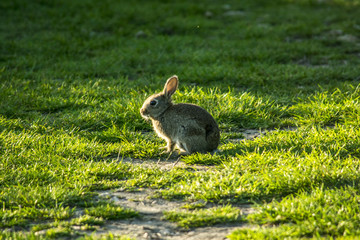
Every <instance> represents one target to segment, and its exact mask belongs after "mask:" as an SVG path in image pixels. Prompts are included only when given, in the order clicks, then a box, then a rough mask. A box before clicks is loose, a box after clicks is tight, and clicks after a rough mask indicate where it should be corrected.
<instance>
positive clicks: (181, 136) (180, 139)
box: [140, 75, 220, 154]
mask: <svg viewBox="0 0 360 240" xmlns="http://www.w3.org/2000/svg"><path fill="white" fill-rule="evenodd" d="M178 84H179V80H178V77H177V76H175V75H174V76H172V77H170V78H169V79H168V80H167V82H166V84H165V87H164V90H163V91H162V92H160V93H157V94H154V95H152V96H150V97H149V98H148V99H146V101H145V102H144V104H143V106H142V108H141V109H140V113H141V116H142V117H143V118H145V119H149V118H150V119H151V121H152V124H153V127H154V130H155V132H156V133H157V134H158V136H159V137H161V138H163V139H165V140H166V142H167V152H168V153H170V152H173V151H174V149H175V146H177V147H178V148H179V149H180V151H181V153H183V154H191V153H194V152H200V153H205V152H213V151H215V150H216V149H217V147H218V145H219V142H220V130H219V127H218V125H217V123H216V121H215V119H214V118H213V117H212V116H211V114H210V113H208V112H207V111H206V110H205V109H203V108H201V107H199V106H197V105H194V104H188V103H178V104H173V103H172V101H171V96H172V95H173V94H174V93H175V91H176V89H177V87H178Z"/></svg>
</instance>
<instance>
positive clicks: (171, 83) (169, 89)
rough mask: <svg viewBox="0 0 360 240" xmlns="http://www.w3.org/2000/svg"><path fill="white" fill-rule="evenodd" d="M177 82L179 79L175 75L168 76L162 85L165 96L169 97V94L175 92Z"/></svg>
mask: <svg viewBox="0 0 360 240" xmlns="http://www.w3.org/2000/svg"><path fill="white" fill-rule="evenodd" d="M178 84H179V79H178V77H177V76H176V75H174V76H172V77H171V78H169V79H168V80H167V81H166V83H165V87H164V94H165V96H167V97H171V95H173V94H174V93H175V91H176V89H177V88H178Z"/></svg>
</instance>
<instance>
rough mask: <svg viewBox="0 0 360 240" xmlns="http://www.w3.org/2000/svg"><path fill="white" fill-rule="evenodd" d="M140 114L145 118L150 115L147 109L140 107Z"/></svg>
mask: <svg viewBox="0 0 360 240" xmlns="http://www.w3.org/2000/svg"><path fill="white" fill-rule="evenodd" d="M140 114H141V116H142V117H143V118H145V119H148V118H149V117H150V113H149V111H147V110H146V109H144V108H141V109H140Z"/></svg>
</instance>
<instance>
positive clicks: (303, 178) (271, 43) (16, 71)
mask: <svg viewBox="0 0 360 240" xmlns="http://www.w3.org/2000/svg"><path fill="white" fill-rule="evenodd" d="M359 12H360V1H359V0H324V1H320V0H274V1H265V0H254V1H250V0H241V1H240V0H239V1H236V0H229V1H226V2H224V1H216V0H206V1H198V2H196V1H195V2H194V1H190V0H175V1H167V0H152V1H145V0H136V1H124V0H119V1H115V0H106V1H95V0H83V1H80V0H73V1H70V0H62V1H46V0H33V1H27V0H2V1H0V22H1V23H2V24H0V42H1V44H0V207H1V210H0V229H1V233H0V239H9V238H12V239H47V238H83V239H92V238H96V237H94V236H88V235H86V234H85V233H84V232H85V231H83V230H92V231H93V230H94V231H96V229H97V226H102V225H104V224H106V223H107V222H108V221H117V220H121V219H126V218H139V217H140V218H141V213H139V212H137V211H134V210H132V209H127V208H123V207H122V206H118V205H116V204H114V203H112V202H110V201H108V200H107V199H102V198H100V197H99V196H98V195H99V194H98V192H99V191H100V190H107V189H118V188H121V189H125V190H129V191H130V190H131V191H134V190H136V189H139V188H151V189H156V190H157V194H156V196H157V197H159V198H163V199H167V200H169V201H174V200H177V201H179V200H180V201H183V202H184V204H185V205H188V204H191V203H193V202H198V201H203V202H204V203H206V204H202V206H200V207H205V208H204V209H200V207H199V208H197V207H195V209H192V208H191V209H188V210H183V209H179V210H178V211H176V210H175V211H171V212H165V213H164V219H166V220H169V221H174V222H177V223H178V224H179V227H182V228H189V227H202V226H212V225H216V224H223V223H232V224H233V223H239V224H240V223H241V224H244V225H245V226H247V225H249V226H251V227H249V228H247V227H243V228H241V229H239V230H235V231H233V232H232V233H231V234H230V235H229V236H228V237H229V238H230V239H232V240H234V239H284V238H325V239H326V238H341V237H343V238H349V239H351V238H356V237H358V236H360V217H359V216H360V205H359V203H360V127H359V126H360V67H359V66H360V15H359ZM174 74H176V75H178V76H179V79H180V86H179V89H178V91H177V92H176V93H175V95H174V96H173V98H174V101H175V102H188V103H194V104H197V105H200V106H202V107H204V108H205V109H207V110H208V111H209V112H210V113H211V114H212V115H213V116H214V118H215V119H216V121H217V122H218V124H219V126H220V129H221V144H220V146H219V150H220V151H219V152H218V153H217V154H214V155H211V154H193V155H190V156H185V157H183V158H181V160H180V161H181V162H183V163H185V164H186V165H187V166H189V169H191V167H193V166H197V165H202V166H206V168H207V171H191V170H189V169H188V168H181V167H176V166H175V167H174V168H172V169H170V170H169V169H162V168H160V167H159V168H148V167H146V164H144V165H135V164H131V162H126V161H122V159H136V160H139V161H144V162H145V163H146V162H147V161H148V160H150V159H152V160H154V159H155V160H160V162H159V163H160V165H161V163H162V162H165V161H166V159H167V157H168V156H167V155H166V154H163V153H162V150H161V149H159V148H160V147H163V146H165V142H164V141H163V140H161V139H160V138H158V137H157V136H156V134H155V133H154V132H153V131H152V127H151V124H150V123H149V122H146V121H145V120H144V119H142V118H141V116H140V113H139V109H140V107H141V105H142V103H143V101H144V100H145V99H146V98H147V97H148V96H150V95H151V94H153V93H155V92H156V91H160V90H161V89H162V88H163V85H164V83H165V81H166V79H167V78H168V77H170V76H172V75H174ZM244 129H261V130H262V131H265V132H267V134H264V135H262V136H260V137H258V138H255V139H248V140H246V139H242V138H243V136H242V134H241V132H242V130H244ZM289 129H290V130H289ZM242 204H246V205H249V204H251V206H252V207H253V208H254V211H253V212H252V213H250V214H247V215H245V214H242V213H241V211H239V209H238V208H239V206H240V208H241V205H242ZM203 205H204V206H203ZM210 205H211V206H213V207H209V206H210ZM214 206H215V207H214ZM79 212H80V213H81V214H80V216H79ZM74 226H81V227H82V228H81V230H76V229H75V228H74ZM254 226H255V227H254ZM117 237H118V238H120V239H128V238H127V237H126V236H117ZM224 237H225V236H224ZM105 238H108V239H112V238H114V236H112V235H111V234H109V235H108V236H105Z"/></svg>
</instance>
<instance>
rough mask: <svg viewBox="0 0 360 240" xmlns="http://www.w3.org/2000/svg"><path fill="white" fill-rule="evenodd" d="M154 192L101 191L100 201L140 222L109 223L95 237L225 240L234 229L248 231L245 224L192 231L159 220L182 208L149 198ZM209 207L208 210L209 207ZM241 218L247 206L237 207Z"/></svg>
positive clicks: (176, 203) (248, 208) (248, 210)
mask: <svg viewBox="0 0 360 240" xmlns="http://www.w3.org/2000/svg"><path fill="white" fill-rule="evenodd" d="M153 195H154V190H151V189H142V190H140V191H136V192H126V191H121V190H120V191H116V190H115V191H102V192H100V193H99V196H100V197H105V198H107V199H110V200H111V201H113V202H114V203H115V204H118V205H120V206H122V207H126V208H131V209H134V210H136V211H138V212H139V213H140V215H141V218H136V219H128V220H121V221H111V222H109V223H108V224H107V225H106V226H105V227H103V228H100V229H98V230H97V232H96V234H97V235H99V234H100V235H101V234H105V233H108V232H111V233H112V234H114V235H127V236H129V237H133V238H136V239H139V240H142V239H170V240H182V239H197V240H205V239H226V236H227V235H229V234H230V233H231V232H232V231H234V230H235V229H238V228H241V227H244V226H246V227H251V226H249V225H246V224H242V223H238V224H222V225H215V226H211V227H201V228H195V229H184V228H181V227H178V226H177V225H176V224H175V223H172V222H169V221H166V220H163V212H164V211H171V210H179V209H181V207H182V206H183V205H184V204H185V203H184V202H180V201H167V200H164V199H158V198H155V199H154V198H151V196H153ZM209 207H212V206H211V205H209ZM238 207H239V208H240V209H241V210H242V212H243V214H249V213H251V212H252V211H253V209H252V208H251V206H250V205H244V206H238Z"/></svg>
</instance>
